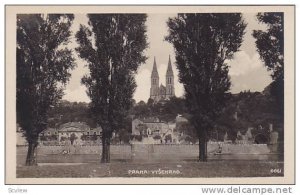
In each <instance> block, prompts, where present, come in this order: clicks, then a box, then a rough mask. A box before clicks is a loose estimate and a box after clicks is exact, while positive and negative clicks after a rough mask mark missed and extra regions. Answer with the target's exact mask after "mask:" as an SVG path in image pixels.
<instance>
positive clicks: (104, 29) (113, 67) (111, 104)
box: [76, 14, 147, 163]
mask: <svg viewBox="0 0 300 195" xmlns="http://www.w3.org/2000/svg"><path fill="white" fill-rule="evenodd" d="M146 17H147V16H146V15H145V14H89V15H88V18H89V22H88V24H89V26H88V27H87V26H83V25H81V26H80V29H79V31H78V32H77V34H76V38H77V42H78V43H79V47H78V48H76V50H77V52H78V54H79V56H80V57H81V58H82V59H84V60H85V61H86V62H87V64H86V65H87V66H88V67H89V70H90V74H89V75H86V76H84V77H83V78H82V83H83V84H84V85H85V86H86V87H87V94H88V96H89V97H90V99H91V103H90V109H91V111H92V112H93V114H94V118H95V121H96V122H97V124H98V125H100V126H101V127H102V129H103V133H102V158H101V162H103V163H108V162H110V152H109V151H110V140H111V136H112V132H113V131H118V130H119V129H122V126H123V125H124V119H125V118H126V117H125V116H126V114H127V112H128V110H129V108H130V106H131V99H132V96H133V93H134V91H135V88H136V83H135V79H134V74H135V73H136V72H137V68H138V67H139V66H140V64H142V63H144V62H145V60H146V57H145V56H144V54H143V51H144V49H145V48H146V47H147V41H146V34H145V33H146V27H145V21H146Z"/></svg>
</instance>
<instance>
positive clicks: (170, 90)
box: [150, 56, 175, 102]
mask: <svg viewBox="0 0 300 195" xmlns="http://www.w3.org/2000/svg"><path fill="white" fill-rule="evenodd" d="M173 96H175V88H174V73H173V69H172V64H171V58H170V56H169V62H168V68H167V72H166V86H164V85H163V84H160V85H159V75H158V71H157V66H156V59H155V57H154V62H153V69H152V73H151V88H150V98H151V99H153V100H154V102H158V101H160V100H168V99H170V97H173Z"/></svg>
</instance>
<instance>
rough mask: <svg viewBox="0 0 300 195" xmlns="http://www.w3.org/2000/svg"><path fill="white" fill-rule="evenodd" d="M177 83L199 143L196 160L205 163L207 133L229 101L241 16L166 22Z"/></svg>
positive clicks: (192, 16)
mask: <svg viewBox="0 0 300 195" xmlns="http://www.w3.org/2000/svg"><path fill="white" fill-rule="evenodd" d="M167 24H168V27H169V35H168V36H167V37H166V40H167V41H169V42H170V43H172V44H173V46H174V48H175V54H176V66H177V68H178V70H179V81H180V82H181V83H183V86H184V89H185V98H186V104H187V108H188V111H189V113H190V114H191V118H190V120H191V123H192V124H193V126H194V127H195V129H196V130H197V135H198V139H199V160H200V161H206V160H207V137H208V135H207V133H208V130H209V129H211V128H213V127H214V123H215V120H216V118H217V117H218V115H219V114H220V111H221V110H222V109H223V107H224V105H225V103H226V100H227V99H228V98H227V97H228V91H229V89H230V84H231V83H230V78H229V76H228V70H229V67H228V64H227V63H226V62H227V60H231V59H232V58H233V55H234V53H235V52H236V51H238V49H239V47H240V46H241V43H242V39H243V35H244V30H245V27H246V24H245V23H244V21H243V19H242V15H241V14H240V13H215V14H208V13H203V14H202V13H196V14H178V15H177V17H174V18H170V19H169V20H168V22H167Z"/></svg>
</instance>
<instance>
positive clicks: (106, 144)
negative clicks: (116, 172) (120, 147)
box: [101, 133, 110, 163]
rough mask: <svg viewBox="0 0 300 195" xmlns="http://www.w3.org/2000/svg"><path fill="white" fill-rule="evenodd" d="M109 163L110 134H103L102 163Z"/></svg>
mask: <svg viewBox="0 0 300 195" xmlns="http://www.w3.org/2000/svg"><path fill="white" fill-rule="evenodd" d="M109 162H110V139H109V135H108V133H103V134H102V158H101V163H109Z"/></svg>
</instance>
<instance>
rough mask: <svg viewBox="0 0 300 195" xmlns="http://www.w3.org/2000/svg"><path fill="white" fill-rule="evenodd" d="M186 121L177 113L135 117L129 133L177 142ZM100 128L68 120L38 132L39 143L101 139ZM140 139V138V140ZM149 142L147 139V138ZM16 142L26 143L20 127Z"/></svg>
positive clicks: (81, 141)
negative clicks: (172, 117) (167, 117)
mask: <svg viewBox="0 0 300 195" xmlns="http://www.w3.org/2000/svg"><path fill="white" fill-rule="evenodd" d="M184 122H187V120H186V119H185V118H184V117H182V116H180V115H178V116H177V117H176V119H175V120H174V121H173V122H164V121H161V120H159V119H158V118H157V117H149V118H143V119H141V118H136V119H134V120H132V129H131V130H132V131H131V135H132V137H133V138H134V137H135V136H140V137H142V138H155V140H156V142H158V143H165V142H166V138H168V142H170V143H179V137H180V136H182V133H181V134H180V133H179V132H175V131H174V130H175V129H176V126H178V124H179V123H184ZM101 136H102V128H101V127H97V128H90V127H89V126H88V125H87V124H86V123H84V122H68V123H65V124H62V125H61V126H59V128H47V129H45V130H44V131H43V132H42V133H40V136H39V141H40V142H41V143H46V142H56V143H59V144H66V142H68V143H69V144H75V145H77V144H82V143H83V142H86V141H98V142H100V141H101ZM140 141H142V140H140ZM148 142H149V139H148ZM17 144H18V145H24V144H26V140H25V138H24V137H23V136H22V132H21V129H20V128H19V127H18V128H17Z"/></svg>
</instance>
